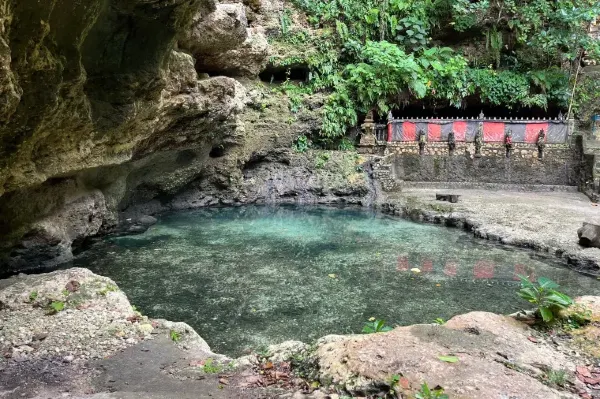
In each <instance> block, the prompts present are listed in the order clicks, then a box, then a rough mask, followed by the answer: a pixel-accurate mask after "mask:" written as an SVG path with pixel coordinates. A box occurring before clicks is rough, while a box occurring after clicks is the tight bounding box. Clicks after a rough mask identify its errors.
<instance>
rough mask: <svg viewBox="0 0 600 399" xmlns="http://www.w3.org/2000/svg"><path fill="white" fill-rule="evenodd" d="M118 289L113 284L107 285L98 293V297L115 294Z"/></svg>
mask: <svg viewBox="0 0 600 399" xmlns="http://www.w3.org/2000/svg"><path fill="white" fill-rule="evenodd" d="M117 291H119V288H118V287H117V286H116V285H114V284H107V285H106V287H104V288H102V289H101V290H100V291H98V294H99V295H102V296H106V295H107V294H108V293H109V292H117Z"/></svg>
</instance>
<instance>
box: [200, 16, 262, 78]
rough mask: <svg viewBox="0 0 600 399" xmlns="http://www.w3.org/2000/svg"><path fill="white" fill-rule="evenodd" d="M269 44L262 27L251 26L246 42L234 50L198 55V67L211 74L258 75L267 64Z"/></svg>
mask: <svg viewBox="0 0 600 399" xmlns="http://www.w3.org/2000/svg"><path fill="white" fill-rule="evenodd" d="M268 59H269V44H268V43H267V38H266V37H265V35H264V33H263V32H262V31H261V30H260V29H256V28H249V29H248V37H247V38H246V40H245V41H244V43H243V44H242V45H241V46H240V47H238V48H235V49H233V50H229V51H226V52H224V53H219V54H215V55H198V56H197V60H198V61H197V63H196V68H198V70H199V71H203V72H208V73H209V74H213V73H221V74H224V75H227V76H240V77H249V76H256V75H258V74H259V73H260V72H261V71H263V70H264V69H265V67H266V66H267V61H268Z"/></svg>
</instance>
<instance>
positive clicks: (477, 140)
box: [474, 125, 483, 158]
mask: <svg viewBox="0 0 600 399" xmlns="http://www.w3.org/2000/svg"><path fill="white" fill-rule="evenodd" d="M474 142H475V156H476V157H477V158H479V157H481V147H483V129H482V128H481V125H480V126H479V129H477V134H476V135H475V140H474Z"/></svg>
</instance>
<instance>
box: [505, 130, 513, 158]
mask: <svg viewBox="0 0 600 399" xmlns="http://www.w3.org/2000/svg"><path fill="white" fill-rule="evenodd" d="M504 147H506V158H510V153H511V151H512V148H513V142H512V131H510V130H509V131H508V132H507V133H506V135H505V136H504Z"/></svg>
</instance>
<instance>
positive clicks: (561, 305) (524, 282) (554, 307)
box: [518, 276, 573, 323]
mask: <svg viewBox="0 0 600 399" xmlns="http://www.w3.org/2000/svg"><path fill="white" fill-rule="evenodd" d="M519 279H520V280H521V289H520V290H519V291H518V295H519V296H520V297H521V298H523V299H525V300H526V301H528V302H530V303H532V304H534V305H536V306H537V311H538V312H539V313H540V315H541V316H542V319H543V320H544V322H546V323H549V322H551V321H552V320H554V318H555V317H556V315H557V312H558V311H559V310H560V309H566V308H568V307H569V306H571V305H572V304H573V300H572V299H571V298H570V297H569V296H567V295H565V294H563V293H562V292H559V291H558V288H559V285H558V284H556V283H555V282H554V281H552V280H550V279H548V278H546V277H540V278H539V279H538V281H537V283H532V282H531V281H529V279H528V278H527V277H526V276H519Z"/></svg>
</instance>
